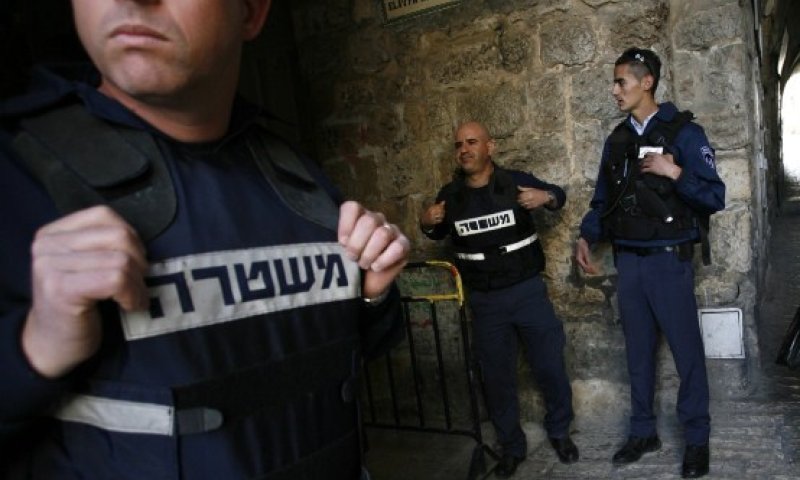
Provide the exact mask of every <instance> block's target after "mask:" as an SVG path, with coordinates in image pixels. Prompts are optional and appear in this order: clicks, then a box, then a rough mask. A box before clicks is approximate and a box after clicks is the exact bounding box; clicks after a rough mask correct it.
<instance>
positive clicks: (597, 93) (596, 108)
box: [570, 64, 619, 122]
mask: <svg viewBox="0 0 800 480" xmlns="http://www.w3.org/2000/svg"><path fill="white" fill-rule="evenodd" d="M613 76H614V66H613V65H606V64H603V65H598V66H596V67H592V68H590V69H587V70H582V71H580V72H578V73H576V74H575V75H573V76H572V98H571V100H570V106H571V109H572V118H573V120H575V121H576V122H587V121H589V120H610V119H613V118H617V117H619V109H618V108H617V105H616V104H615V103H614V97H613V96H612V95H611V87H612V86H613V83H612V81H613Z"/></svg>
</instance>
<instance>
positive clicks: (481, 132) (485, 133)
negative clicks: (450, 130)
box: [456, 122, 492, 142]
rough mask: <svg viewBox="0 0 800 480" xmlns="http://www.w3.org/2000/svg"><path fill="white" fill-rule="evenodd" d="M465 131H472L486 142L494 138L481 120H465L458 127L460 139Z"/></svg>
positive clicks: (457, 136) (457, 132)
mask: <svg viewBox="0 0 800 480" xmlns="http://www.w3.org/2000/svg"><path fill="white" fill-rule="evenodd" d="M464 132H470V135H472V136H474V137H477V138H480V139H481V140H483V141H484V142H486V141H489V140H491V139H492V136H491V135H490V134H489V130H487V129H486V127H484V126H483V124H481V123H479V122H464V123H462V124H461V125H459V126H458V128H457V129H456V139H458V138H459V137H460V136H461V134H462V133H464Z"/></svg>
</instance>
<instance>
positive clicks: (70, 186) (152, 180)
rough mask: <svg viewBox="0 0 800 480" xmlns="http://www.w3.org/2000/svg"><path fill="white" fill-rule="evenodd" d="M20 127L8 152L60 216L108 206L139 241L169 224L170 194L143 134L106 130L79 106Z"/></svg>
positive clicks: (151, 143)
mask: <svg viewBox="0 0 800 480" xmlns="http://www.w3.org/2000/svg"><path fill="white" fill-rule="evenodd" d="M20 124H21V127H22V130H21V132H20V133H19V134H18V135H17V136H16V137H15V139H14V141H13V146H14V149H15V150H16V151H17V153H18V154H19V156H20V158H21V159H22V160H23V161H24V162H25V165H26V166H27V168H28V170H29V171H30V172H31V174H33V175H34V176H35V177H36V178H38V179H39V181H41V182H42V184H43V185H44V187H45V188H46V189H47V191H48V193H49V194H50V196H51V197H52V198H53V201H54V202H55V203H56V206H57V207H58V209H59V210H60V211H61V212H62V213H64V214H68V213H72V212H75V211H77V210H81V209H84V208H88V207H91V206H94V205H108V206H110V207H111V208H113V209H114V211H116V212H117V213H119V214H120V216H122V217H123V218H124V219H125V220H126V221H127V222H128V223H130V224H131V225H132V226H133V227H134V228H135V229H136V231H137V232H138V233H139V235H140V236H141V237H142V239H143V240H145V241H147V240H149V239H152V238H154V237H156V236H157V235H158V234H160V233H161V232H162V231H164V230H165V229H166V228H167V227H168V226H169V224H170V223H172V220H173V218H174V217H175V212H176V207H177V202H176V199H175V191H174V189H173V187H172V181H171V178H170V175H169V172H168V171H167V167H166V164H165V163H164V159H163V158H162V155H161V153H160V151H159V150H158V146H157V145H156V144H155V141H154V140H153V138H152V136H151V135H150V134H149V133H147V132H144V131H140V130H133V129H128V128H123V127H119V126H117V127H111V126H110V125H109V124H107V123H106V122H104V121H102V120H100V119H98V118H96V117H94V116H92V115H90V114H89V113H88V112H87V111H86V110H85V108H84V107H83V106H81V105H71V106H67V107H64V108H59V109H55V110H51V111H48V112H46V113H44V114H42V115H39V116H37V117H32V118H27V119H25V120H22V121H21V122H20Z"/></svg>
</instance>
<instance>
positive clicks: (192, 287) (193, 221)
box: [0, 0, 409, 480]
mask: <svg viewBox="0 0 800 480" xmlns="http://www.w3.org/2000/svg"><path fill="white" fill-rule="evenodd" d="M72 5H73V9H74V14H75V21H76V25H77V28H78V32H79V35H80V38H81V41H82V43H83V45H84V46H85V47H86V49H87V51H88V53H89V55H90V57H91V58H92V60H93V63H94V66H95V67H96V68H97V70H99V76H98V75H95V77H96V81H93V82H89V83H87V82H84V81H80V80H70V79H66V78H63V77H59V76H56V75H54V74H53V73H42V74H40V76H39V78H38V79H37V82H36V84H35V85H36V86H37V87H38V89H36V90H35V91H32V92H31V93H29V94H28V95H27V96H25V97H22V98H17V99H14V100H12V101H10V102H8V103H7V104H6V105H5V106H4V108H3V110H2V118H3V121H4V125H5V126H6V127H7V128H6V130H5V133H4V134H3V136H2V137H0V139H2V143H0V230H2V232H3V248H2V251H1V252H2V253H0V265H2V268H0V341H2V346H0V365H2V367H0V441H1V443H2V451H3V453H2V456H0V463H2V465H0V470H3V472H0V473H4V475H0V476H2V477H3V478H12V479H16V478H25V479H48V480H52V479H102V480H108V479H137V480H142V479H255V478H258V479H265V480H266V479H270V480H277V479H318V480H323V479H324V480H329V479H343V480H356V479H358V478H360V477H361V476H362V475H363V471H362V467H361V458H360V445H359V435H358V431H359V429H358V426H357V408H356V407H357V406H356V402H355V400H354V397H355V396H356V395H357V391H355V388H356V387H355V385H356V381H355V376H356V374H357V372H358V370H359V367H360V358H361V352H362V350H363V349H367V350H369V351H371V352H378V351H381V350H383V349H385V348H387V347H388V346H389V345H390V344H391V343H392V342H393V341H395V340H397V339H399V338H400V337H401V336H402V328H401V323H400V318H399V315H398V308H397V307H398V306H399V297H398V293H397V291H396V289H395V288H394V287H393V286H392V285H393V283H392V282H393V280H394V278H395V276H396V275H397V273H398V272H399V271H400V270H401V269H402V267H403V265H404V263H405V262H406V258H407V254H408V249H409V245H408V240H407V239H406V238H405V237H404V236H403V235H402V234H401V233H400V232H399V231H398V230H397V228H396V227H395V226H394V225H391V224H389V223H387V222H386V220H385V218H384V217H383V215H381V214H378V213H375V212H370V211H367V210H365V209H364V208H362V207H361V206H360V205H359V204H357V203H355V202H345V203H343V204H341V206H339V205H338V203H339V202H338V201H337V200H335V199H334V198H335V197H334V196H335V195H336V193H335V190H334V189H333V188H332V187H331V185H330V184H329V182H328V181H327V180H326V179H325V178H324V177H323V175H322V174H321V172H320V171H319V170H318V169H317V168H315V166H314V165H313V163H312V162H309V161H307V160H306V159H303V158H301V157H300V156H298V155H297V154H296V153H295V152H294V151H293V150H292V149H291V148H290V147H289V146H288V145H287V144H285V143H283V142H282V141H281V140H279V139H278V138H277V137H275V136H273V135H271V134H270V133H269V132H268V131H267V130H266V129H265V128H264V127H263V126H262V120H261V119H262V114H261V112H259V111H258V109H256V108H255V107H254V106H252V105H249V104H247V103H245V102H244V101H243V100H241V99H238V98H236V95H235V88H236V85H237V81H238V72H239V62H240V53H241V48H242V43H243V42H244V41H246V40H249V39H252V38H253V37H255V36H256V35H257V34H258V32H259V31H260V29H261V27H262V25H263V23H264V20H265V18H266V16H267V13H268V11H269V7H270V1H269V0H172V1H170V0H165V1H154V2H137V1H132V0H131V1H126V0H122V1H113V2H96V1H92V0H74V1H73V2H72ZM99 204H105V205H102V206H97V205H99ZM109 206H110V207H111V208H109ZM12 461H13V462H12Z"/></svg>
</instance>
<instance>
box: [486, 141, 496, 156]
mask: <svg viewBox="0 0 800 480" xmlns="http://www.w3.org/2000/svg"><path fill="white" fill-rule="evenodd" d="M486 147H487V148H488V149H489V156H492V155H494V149H495V147H497V144H496V143H495V141H494V138H490V139H489V141H488V142H486Z"/></svg>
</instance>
